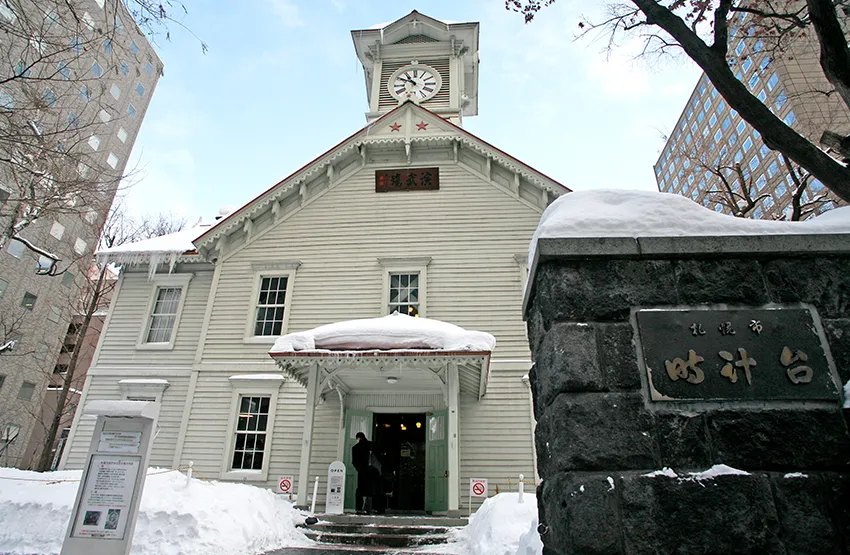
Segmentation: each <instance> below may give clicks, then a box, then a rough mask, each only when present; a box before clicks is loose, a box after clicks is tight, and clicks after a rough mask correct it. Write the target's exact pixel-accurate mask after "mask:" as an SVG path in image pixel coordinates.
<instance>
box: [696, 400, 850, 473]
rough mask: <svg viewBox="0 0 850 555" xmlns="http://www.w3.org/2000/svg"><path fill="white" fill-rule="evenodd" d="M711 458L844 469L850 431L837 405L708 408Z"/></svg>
mask: <svg viewBox="0 0 850 555" xmlns="http://www.w3.org/2000/svg"><path fill="white" fill-rule="evenodd" d="M706 418H707V420H708V431H709V434H710V437H711V445H712V450H713V454H712V462H714V463H723V464H728V465H729V466H733V467H735V468H741V469H744V470H748V469H756V470H781V471H793V470H797V469H801V468H804V469H812V470H839V471H844V470H847V469H848V468H849V467H850V434H848V432H847V425H846V423H845V422H844V418H843V417H842V415H841V411H840V410H838V409H837V408H835V409H816V408H799V409H751V410H746V411H744V410H735V411H732V410H719V411H713V412H709V413H707V415H706Z"/></svg>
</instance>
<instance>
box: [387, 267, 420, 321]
mask: <svg viewBox="0 0 850 555" xmlns="http://www.w3.org/2000/svg"><path fill="white" fill-rule="evenodd" d="M389 298H390V301H389V305H388V310H387V312H388V313H389V314H392V313H394V312H398V313H399V314H407V315H409V316H419V273H410V274H408V273H403V274H402V273H390V291H389Z"/></svg>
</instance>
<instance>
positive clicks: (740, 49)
mask: <svg viewBox="0 0 850 555" xmlns="http://www.w3.org/2000/svg"><path fill="white" fill-rule="evenodd" d="M743 51H744V41H740V42H739V43H738V46H736V47H735V54H738V55H740V54H741V52H743Z"/></svg>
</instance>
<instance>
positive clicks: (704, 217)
mask: <svg viewBox="0 0 850 555" xmlns="http://www.w3.org/2000/svg"><path fill="white" fill-rule="evenodd" d="M799 233H850V207H843V208H837V209H835V210H831V211H829V212H826V213H825V214H823V215H822V216H818V217H816V218H811V219H809V220H806V221H804V222H777V221H772V220H751V219H748V218H736V217H734V216H730V215H728V214H720V213H718V212H715V211H713V210H709V209H708V208H706V207H704V206H702V205H700V204H697V203H695V202H694V201H692V200H690V199H688V198H685V197H683V196H681V195H675V194H672V193H659V192H652V191H628V190H595V191H576V192H573V193H568V194H566V195H563V196H561V197H560V198H558V199H557V200H555V202H553V203H552V204H551V205H549V207H548V208H547V209H546V211H545V212H544V213H543V216H542V217H541V219H540V223H539V224H538V226H537V231H535V232H534V236H533V237H532V239H531V248H530V252H529V257H528V260H529V261H532V260H534V248H535V245H536V244H537V239H539V238H542V237H546V238H550V237H659V236H680V237H685V236H721V235H774V234H799Z"/></svg>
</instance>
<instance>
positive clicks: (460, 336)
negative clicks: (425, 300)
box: [269, 313, 496, 356]
mask: <svg viewBox="0 0 850 555" xmlns="http://www.w3.org/2000/svg"><path fill="white" fill-rule="evenodd" d="M495 346H496V338H495V337H493V336H492V335H490V334H489V333H485V332H481V331H468V330H465V329H463V328H461V327H458V326H455V325H454V324H449V323H446V322H441V321H439V320H432V319H429V318H414V317H412V316H408V315H406V314H398V313H394V314H390V315H389V316H384V317H382V318H368V319H363V320H348V321H345V322H336V323H333V324H327V325H325V326H319V327H318V328H314V329H312V330H308V331H303V332H297V333H289V334H286V335H282V336H281V337H279V338H278V339H277V341H275V343H274V346H273V347H272V348H271V350H270V351H269V354H271V355H272V356H274V355H276V354H281V353H292V352H296V351H316V350H334V351H340V350H342V351H344V350H350V351H363V350H371V349H377V350H391V349H435V350H444V351H492V350H493V348H494V347H495Z"/></svg>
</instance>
